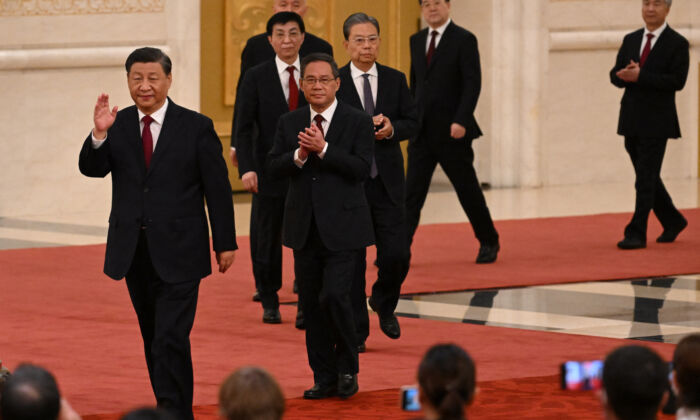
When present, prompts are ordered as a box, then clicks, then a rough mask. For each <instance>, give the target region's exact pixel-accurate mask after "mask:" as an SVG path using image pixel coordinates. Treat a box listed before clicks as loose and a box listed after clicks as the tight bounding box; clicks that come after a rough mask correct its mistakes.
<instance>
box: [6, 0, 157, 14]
mask: <svg viewBox="0 0 700 420" xmlns="http://www.w3.org/2000/svg"><path fill="white" fill-rule="evenodd" d="M164 9H165V0H0V16H56V15H89V14H97V13H154V12H162V11H163V10H164Z"/></svg>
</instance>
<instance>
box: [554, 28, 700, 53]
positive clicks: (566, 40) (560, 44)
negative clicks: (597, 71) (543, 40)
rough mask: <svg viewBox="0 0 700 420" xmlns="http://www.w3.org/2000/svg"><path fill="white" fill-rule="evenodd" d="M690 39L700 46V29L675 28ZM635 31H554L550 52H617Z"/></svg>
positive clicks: (691, 43) (693, 45)
mask: <svg viewBox="0 0 700 420" xmlns="http://www.w3.org/2000/svg"><path fill="white" fill-rule="evenodd" d="M674 29H676V30H677V31H678V32H680V33H681V34H682V35H683V36H685V37H686V38H687V39H688V42H689V43H690V45H691V46H692V47H696V46H698V45H700V28H691V27H680V28H674ZM633 30H635V28H632V29H629V30H614V31H611V30H597V31H552V32H550V33H549V50H550V51H577V50H617V49H618V48H620V45H621V44H622V39H623V38H624V37H625V35H627V34H628V33H630V32H632V31H633Z"/></svg>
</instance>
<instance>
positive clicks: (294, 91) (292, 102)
mask: <svg viewBox="0 0 700 420" xmlns="http://www.w3.org/2000/svg"><path fill="white" fill-rule="evenodd" d="M287 71H288V72H289V110H290V111H294V110H295V109H297V106H298V105H299V87H298V86H297V81H296V80H294V66H289V67H287Z"/></svg>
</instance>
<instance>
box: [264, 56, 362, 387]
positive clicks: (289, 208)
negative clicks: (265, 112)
mask: <svg viewBox="0 0 700 420" xmlns="http://www.w3.org/2000/svg"><path fill="white" fill-rule="evenodd" d="M301 77H302V80H301V88H302V90H303V92H304V95H305V96H306V100H307V102H308V103H309V106H304V107H301V108H298V109H297V110H295V111H291V112H289V113H287V114H284V115H282V116H281V117H280V119H279V122H278V124H277V134H276V135H275V142H274V145H273V147H272V150H271V151H270V156H269V159H268V171H269V172H270V173H271V174H272V175H274V176H278V177H284V178H288V179H289V191H288V193H287V201H286V203H285V208H284V232H283V242H284V245H285V246H288V247H290V248H292V249H293V250H294V274H295V275H296V277H297V279H298V280H299V297H300V302H301V305H302V309H303V311H304V321H305V324H306V349H307V353H308V358H309V365H310V366H311V370H312V371H313V373H314V386H313V387H312V388H310V389H308V390H306V391H304V398H307V399H321V398H328V397H331V396H334V395H338V396H339V397H341V398H348V397H350V396H352V395H354V394H355V393H356V392H357V390H358V385H357V373H358V370H359V364H358V357H357V338H356V333H355V323H354V320H353V313H352V302H351V298H350V290H351V287H352V283H353V279H354V276H355V270H356V265H357V261H358V258H359V255H360V252H361V250H362V249H364V248H365V247H367V246H369V245H372V244H373V243H374V233H373V230H372V219H371V216H370V212H369V207H368V205H367V199H366V198H365V192H364V188H363V182H364V180H365V179H366V178H367V177H368V176H369V173H370V167H371V164H372V156H373V153H374V150H373V149H374V141H373V138H374V124H373V123H372V118H371V117H370V116H369V115H368V114H367V113H366V112H364V111H360V110H357V109H355V108H353V107H351V106H349V105H346V104H344V103H343V102H340V101H337V100H336V97H335V95H336V92H337V91H338V87H339V85H340V78H339V75H338V67H337V66H336V64H335V61H333V58H332V57H331V56H329V55H327V54H310V55H308V56H306V57H304V59H303V60H302V61H301Z"/></svg>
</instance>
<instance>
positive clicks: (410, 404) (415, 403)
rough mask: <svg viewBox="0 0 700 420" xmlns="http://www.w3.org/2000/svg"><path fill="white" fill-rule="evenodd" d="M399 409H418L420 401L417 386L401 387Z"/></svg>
mask: <svg viewBox="0 0 700 420" xmlns="http://www.w3.org/2000/svg"><path fill="white" fill-rule="evenodd" d="M401 409H402V410H404V411H420V401H419V400H418V388H417V387H415V386H402V387H401Z"/></svg>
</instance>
